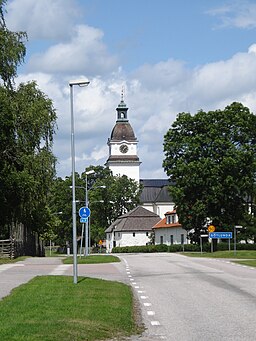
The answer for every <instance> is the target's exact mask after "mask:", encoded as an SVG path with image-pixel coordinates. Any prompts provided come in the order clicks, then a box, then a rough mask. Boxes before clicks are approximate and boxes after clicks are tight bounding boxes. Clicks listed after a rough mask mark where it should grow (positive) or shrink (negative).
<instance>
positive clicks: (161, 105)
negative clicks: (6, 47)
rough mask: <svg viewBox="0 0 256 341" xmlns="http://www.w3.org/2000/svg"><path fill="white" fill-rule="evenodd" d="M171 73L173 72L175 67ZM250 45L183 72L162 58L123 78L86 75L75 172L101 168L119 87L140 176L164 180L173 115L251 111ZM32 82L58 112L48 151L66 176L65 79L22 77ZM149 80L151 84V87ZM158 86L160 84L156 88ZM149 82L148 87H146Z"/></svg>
mask: <svg viewBox="0 0 256 341" xmlns="http://www.w3.org/2000/svg"><path fill="white" fill-rule="evenodd" d="M175 65H176V66H177V70H176V72H175V67H174V66H175ZM255 73H256V44H255V45H251V46H250V47H249V48H248V51H247V52H243V53H241V52H240V53H236V54H235V55H234V56H233V57H231V58H230V59H227V60H223V61H218V62H214V63H209V64H205V65H202V66H199V67H195V68H190V69H189V68H188V67H187V66H186V65H185V64H183V63H182V62H179V61H176V62H175V61H173V60H171V61H170V60H167V61H166V62H164V61H162V62H161V63H156V64H152V65H147V66H146V67H145V66H142V67H140V68H139V69H138V70H136V71H134V72H133V73H131V74H127V75H125V74H124V73H123V72H122V70H120V69H119V70H117V71H116V72H115V73H111V74H109V75H108V77H104V78H103V77H91V78H90V79H89V80H90V81H91V83H90V85H89V86H88V87H86V88H79V87H74V112H75V132H76V133H75V140H76V168H77V171H79V172H82V171H83V170H84V168H85V167H87V166H88V165H90V164H94V165H97V164H101V165H103V164H104V163H105V162H106V159H107V157H108V148H107V139H108V138H109V137H110V134H111V130H112V128H113V126H114V124H115V121H116V110H115V109H116V107H117V105H118V103H119V101H120V98H121V89H122V87H123V86H124V87H125V102H126V103H127V106H128V107H129V111H128V118H129V120H130V123H131V125H132V127H133V129H134V131H135V135H136V136H137V138H138V140H139V144H138V154H139V157H140V160H141V161H142V164H141V177H142V178H146V177H151V178H152V177H153V176H155V177H164V171H163V169H162V161H163V157H164V156H163V138H164V135H165V133H166V132H167V130H168V129H169V128H170V127H171V124H172V123H173V121H174V120H175V119H176V115H177V114H178V113H179V112H182V111H188V112H191V113H192V114H193V113H195V112H197V111H198V110H200V109H203V110H205V111H208V110H216V109H222V108H224V107H225V106H226V105H228V104H230V103H231V102H233V101H239V102H242V103H243V104H244V105H246V106H248V107H249V108H250V109H251V110H252V111H255V110H256V108H255V97H256V80H255V77H254V74H255ZM28 79H37V82H38V84H39V86H40V88H42V89H43V91H44V92H45V93H46V94H47V95H48V96H49V97H50V98H52V99H53V101H54V106H55V107H56V108H57V113H58V127H59V129H58V132H57V135H56V138H55V145H54V152H55V153H56V155H57V157H58V158H59V164H58V166H57V168H58V174H60V175H61V176H65V175H69V174H70V171H71V161H70V98H69V86H68V78H67V76H65V77H64V78H62V79H61V78H59V77H58V78H56V76H55V75H54V74H52V75H49V74H45V73H34V74H28V75H23V76H21V77H20V78H19V80H21V81H26V80H28ZM152 79H153V80H154V82H153V83H152ZM162 82H164V83H165V86H162ZM152 84H153V85H152Z"/></svg>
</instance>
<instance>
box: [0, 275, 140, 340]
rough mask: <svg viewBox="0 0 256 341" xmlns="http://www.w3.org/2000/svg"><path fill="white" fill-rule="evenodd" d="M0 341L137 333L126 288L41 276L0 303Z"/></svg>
mask: <svg viewBox="0 0 256 341" xmlns="http://www.w3.org/2000/svg"><path fill="white" fill-rule="evenodd" d="M0 321H1V323H0V340H1V341H37V340H38V341H39V340H40V341H60V340H65V341H80V340H81V341H82V340H83V341H92V340H105V339H111V338H114V337H121V336H127V335H131V334H136V333H138V332H139V328H138V327H137V326H136V324H135V322H134V311H133V296H132V290H131V288H130V287H129V286H127V285H125V284H122V283H118V282H111V281H104V280H99V279H92V278H86V277H79V278H78V283H77V284H74V283H73V278H72V277H67V276H41V277H36V278H34V279H32V280H31V281H30V282H29V283H27V284H24V285H21V286H20V287H18V288H16V289H14V290H13V291H12V293H11V295H9V296H7V297H5V298H4V299H3V300H2V301H0Z"/></svg>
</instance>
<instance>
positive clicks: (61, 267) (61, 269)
mask: <svg viewBox="0 0 256 341" xmlns="http://www.w3.org/2000/svg"><path fill="white" fill-rule="evenodd" d="M71 267H72V265H67V264H61V265H58V266H57V267H56V268H55V269H54V270H53V271H52V272H50V275H57V276H58V275H63V274H64V273H65V272H66V270H68V269H69V268H71Z"/></svg>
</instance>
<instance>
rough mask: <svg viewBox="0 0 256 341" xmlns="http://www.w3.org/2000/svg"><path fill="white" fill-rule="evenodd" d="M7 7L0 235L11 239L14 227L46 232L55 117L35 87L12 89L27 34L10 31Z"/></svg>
mask: <svg viewBox="0 0 256 341" xmlns="http://www.w3.org/2000/svg"><path fill="white" fill-rule="evenodd" d="M5 3H6V1H4V0H0V51H1V53H0V78H1V79H2V81H3V82H2V83H3V84H2V85H1V86H0V138H1V145H0V235H1V236H6V237H9V235H10V234H12V232H13V230H14V229H15V226H16V224H23V225H24V226H25V228H26V229H28V230H29V231H33V232H35V231H36V232H39V233H41V232H43V231H45V227H46V226H47V222H48V218H49V214H48V207H47V203H48V191H49V187H50V185H51V182H52V180H53V177H54V176H55V157H54V155H53V153H52V146H53V136H54V134H55V126H56V112H55V109H54V107H53V104H52V101H51V100H50V99H49V98H48V97H47V96H46V95H45V94H44V93H43V92H42V91H41V90H40V89H39V88H38V87H37V85H36V83H35V82H30V83H27V84H20V85H19V86H18V88H17V89H16V88H15V87H14V85H15V84H14V78H15V76H16V75H17V67H18V66H19V65H20V64H21V63H22V62H23V58H24V56H25V51H26V49H25V45H24V40H25V38H26V34H25V33H22V32H11V31H9V30H8V29H7V27H6V25H5V21H4V5H5Z"/></svg>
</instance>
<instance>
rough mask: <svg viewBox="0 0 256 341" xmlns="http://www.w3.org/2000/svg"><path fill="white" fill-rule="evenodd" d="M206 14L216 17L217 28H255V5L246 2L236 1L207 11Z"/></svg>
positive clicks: (242, 0)
mask: <svg viewBox="0 0 256 341" xmlns="http://www.w3.org/2000/svg"><path fill="white" fill-rule="evenodd" d="M207 13H208V14H210V15H212V16H215V17H218V18H219V20H220V24H219V25H218V26H217V28H224V27H238V28H255V27H256V4H255V3H252V2H250V1H246V0H236V1H232V2H229V3H227V4H224V5H223V6H220V7H217V8H214V9H211V10H210V11H207Z"/></svg>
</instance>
